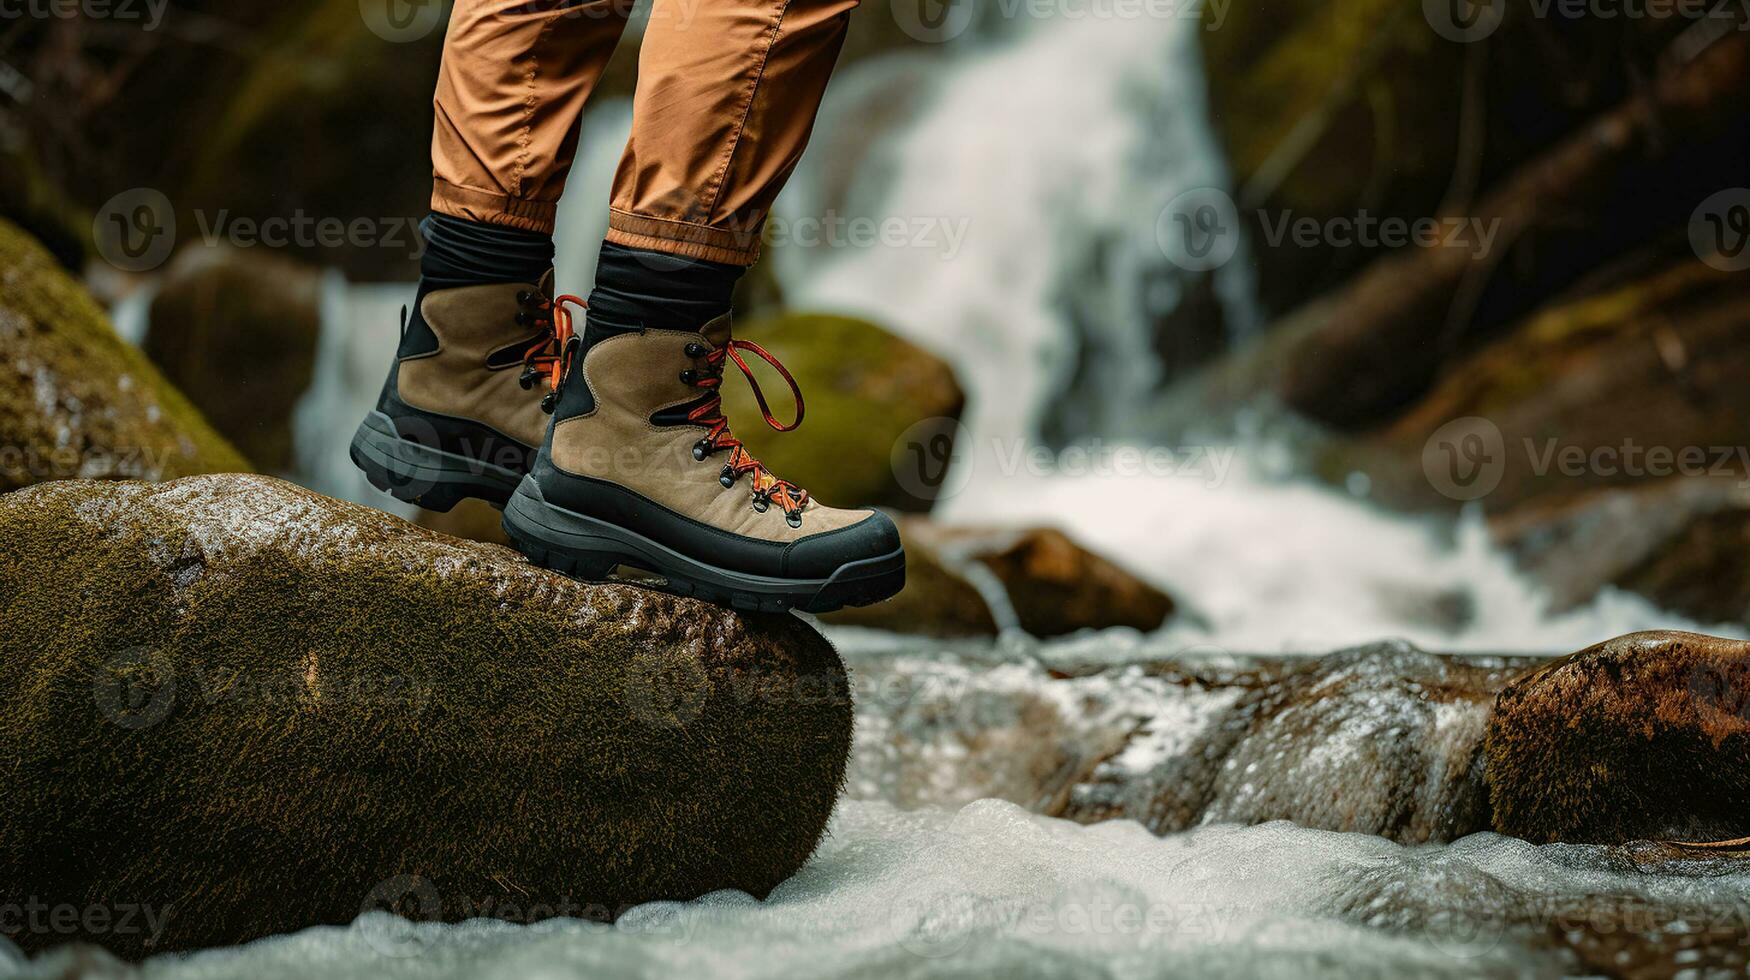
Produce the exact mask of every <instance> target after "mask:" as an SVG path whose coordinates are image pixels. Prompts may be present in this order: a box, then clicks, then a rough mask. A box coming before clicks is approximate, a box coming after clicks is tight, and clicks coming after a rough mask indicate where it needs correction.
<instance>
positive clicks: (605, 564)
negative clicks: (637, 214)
mask: <svg viewBox="0 0 1750 980" xmlns="http://www.w3.org/2000/svg"><path fill="white" fill-rule="evenodd" d="M587 339H588V340H589V341H590V343H587V344H586V343H585V342H584V341H585V338H570V339H569V342H568V343H566V345H565V347H564V355H565V356H564V357H563V361H564V364H563V365H562V376H563V384H562V386H561V387H560V388H559V390H558V392H557V394H558V399H557V405H556V412H555V415H554V423H553V427H552V428H551V429H550V430H549V431H548V433H547V436H546V440H545V442H544V443H543V445H542V446H541V451H540V453H539V454H538V456H537V458H536V460H535V465H534V469H533V471H532V472H531V473H530V475H529V477H528V478H527V479H524V480H523V481H522V482H521V484H519V485H518V486H517V488H516V493H515V494H514V495H513V496H512V498H511V500H510V503H509V504H508V505H507V506H506V508H505V515H504V528H505V531H506V533H508V534H509V535H510V538H511V541H512V542H513V543H515V544H516V546H517V547H518V548H519V549H521V550H522V551H523V552H524V553H525V554H527V555H528V556H529V558H530V559H531V560H532V561H534V562H536V563H537V564H542V565H546V566H547V567H549V568H555V569H558V570H560V571H563V572H568V573H572V574H577V575H581V576H583V577H586V578H602V577H605V576H606V575H608V574H609V573H610V572H611V571H612V570H613V569H614V568H615V567H616V566H619V565H628V566H632V567H635V568H641V569H644V570H646V571H650V572H654V573H656V574H658V575H662V576H664V577H665V578H667V580H668V582H669V585H670V586H671V587H672V588H673V589H675V590H676V591H678V592H681V593H683V594H687V595H697V596H699V597H701V598H706V599H710V600H713V601H719V602H727V603H728V604H730V605H733V606H736V607H738V608H746V609H765V610H782V609H789V608H797V609H802V610H804V611H806V612H826V611H829V610H833V609H838V608H840V607H842V606H845V605H867V604H869V603H871V602H875V601H878V600H881V599H885V598H888V597H889V596H891V595H893V594H894V593H895V592H898V591H899V589H900V587H901V586H903V585H904V584H905V554H904V552H903V550H902V549H901V548H900V544H899V532H898V531H897V530H896V529H895V528H894V525H893V522H892V521H890V520H889V519H888V518H887V517H886V516H885V515H883V514H880V513H878V512H876V511H872V510H835V509H833V508H831V507H825V506H822V505H821V504H820V503H818V502H816V501H815V500H814V499H813V498H811V497H810V496H809V495H808V492H807V491H805V490H803V489H801V488H799V487H797V486H795V485H793V484H791V483H789V482H787V481H785V480H781V479H778V478H777V477H776V476H774V475H773V474H772V473H771V472H770V471H768V470H767V469H766V468H765V467H764V466H762V465H761V464H760V462H759V461H758V460H756V459H754V458H753V457H752V456H751V455H749V454H748V452H747V450H746V448H744V447H743V446H742V444H741V441H740V440H738V439H736V438H735V437H734V436H733V435H731V434H730V432H729V422H728V420H727V419H725V418H724V417H723V412H722V398H721V396H720V394H719V391H718V389H719V387H720V386H721V384H722V382H723V371H724V368H725V367H726V366H727V365H728V364H730V363H733V364H734V365H735V366H736V367H737V368H739V369H740V370H741V371H742V372H743V373H744V374H746V375H747V378H748V381H749V383H750V384H753V385H754V393H755V395H756V396H757V397H758V399H759V403H760V407H761V410H762V411H763V412H764V413H765V415H766V421H767V422H768V423H769V424H770V425H772V427H773V428H776V429H778V430H779V431H787V430H789V429H792V428H795V427H796V425H799V424H800V423H801V421H802V398H801V392H800V391H799V390H797V388H796V382H795V380H794V379H792V378H791V377H790V375H789V372H787V371H785V370H784V368H783V365H781V364H779V363H778V362H777V360H776V359H775V358H773V357H772V356H771V355H770V354H768V353H766V352H765V351H764V350H761V349H760V348H759V346H758V345H756V344H752V343H749V342H747V341H740V340H733V339H732V338H731V337H730V328H729V317H728V316H723V317H719V318H718V319H716V320H714V321H712V322H711V323H709V324H707V325H706V326H705V327H703V328H702V329H700V330H699V331H697V332H692V331H685V330H640V331H635V332H630V333H613V334H605V335H603V336H600V337H596V336H594V335H592V336H590V337H588V338H587ZM744 351H745V352H750V353H753V354H755V355H756V356H759V357H761V358H763V359H765V360H766V361H767V362H768V363H770V364H771V365H772V366H773V367H775V368H777V369H778V371H779V372H780V373H782V374H783V375H784V378H785V380H787V381H789V382H790V386H791V390H792V392H793V393H794V394H795V395H796V421H795V422H794V423H791V424H790V425H788V426H786V425H781V424H779V423H778V421H777V420H776V419H775V418H773V417H772V415H771V412H770V411H769V409H767V408H766V402H765V396H764V395H763V393H761V392H760V390H759V386H758V384H757V383H754V380H753V374H752V372H751V371H750V370H749V369H748V367H747V364H746V362H745V361H744V360H743V358H742V352H744Z"/></svg>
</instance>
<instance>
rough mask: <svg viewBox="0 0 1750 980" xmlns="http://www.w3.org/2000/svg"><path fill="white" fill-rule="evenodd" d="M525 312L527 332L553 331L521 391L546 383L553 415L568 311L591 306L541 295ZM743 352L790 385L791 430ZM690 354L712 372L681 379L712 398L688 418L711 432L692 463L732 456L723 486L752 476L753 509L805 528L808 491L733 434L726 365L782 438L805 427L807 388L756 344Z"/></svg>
mask: <svg viewBox="0 0 1750 980" xmlns="http://www.w3.org/2000/svg"><path fill="white" fill-rule="evenodd" d="M517 301H518V302H519V303H521V304H522V305H523V306H524V308H525V310H528V311H529V312H526V313H524V314H519V315H518V317H517V322H518V323H521V324H523V325H525V326H539V327H545V328H549V329H548V333H547V335H546V336H544V337H542V338H541V339H539V340H537V341H535V343H533V344H532V345H530V347H529V349H528V351H527V353H525V354H524V355H523V375H522V378H521V379H520V380H521V381H522V386H523V387H524V388H525V389H527V388H533V387H534V384H535V382H536V381H537V380H538V379H540V378H541V377H542V376H543V375H545V376H546V378H547V388H548V392H547V397H546V398H545V399H543V400H542V402H541V407H542V409H544V410H545V411H547V412H548V413H549V414H551V413H552V411H553V409H554V406H555V404H556V402H557V399H558V395H559V386H560V383H561V382H562V381H563V380H564V377H565V369H566V367H567V366H568V363H569V360H570V356H571V341H572V339H573V338H574V337H576V336H577V334H576V330H575V329H574V328H573V327H572V320H571V311H570V310H568V309H566V306H568V305H569V306H575V307H577V308H578V309H579V310H587V309H588V308H589V304H588V303H586V302H585V301H584V300H582V299H580V298H578V297H576V296H560V297H558V298H557V299H554V300H551V301H549V300H548V299H547V298H546V297H545V296H542V295H541V294H540V293H534V292H529V293H524V294H522V295H519V296H518V297H517ZM739 351H749V352H751V353H753V354H754V355H756V356H758V357H759V358H760V359H762V360H764V361H765V362H766V363H767V364H770V365H771V366H772V367H773V368H774V369H775V370H777V372H778V373H779V374H780V375H782V376H783V378H784V381H785V382H786V383H787V384H789V385H790V394H791V396H792V397H793V398H794V399H795V400H796V418H795V420H794V421H792V422H791V423H790V424H789V425H784V424H783V423H781V422H779V421H778V419H777V416H775V415H773V414H772V408H771V406H770V405H769V404H767V402H766V393H765V392H764V391H762V390H761V389H760V383H759V380H758V379H756V378H755V377H754V373H753V369H752V368H749V367H748V366H747V362H746V361H744V360H742V359H741V354H740V353H738V352H739ZM687 353H688V355H689V356H693V357H703V358H704V359H705V363H706V364H708V365H710V366H711V368H712V370H711V371H710V372H708V373H704V374H700V373H698V372H695V371H692V370H688V371H686V372H684V374H683V375H682V376H683V377H685V378H690V379H691V380H689V381H688V383H689V384H692V385H693V386H694V387H698V388H704V389H706V390H707V391H709V392H710V395H709V397H707V398H706V399H705V400H704V401H702V402H700V403H699V404H698V406H697V407H695V408H693V410H692V411H690V412H688V413H687V421H689V422H697V423H702V424H704V425H707V426H709V429H708V431H707V432H706V433H705V437H704V438H703V439H700V440H699V441H698V443H697V444H696V445H694V446H693V458H694V459H698V460H704V459H705V458H706V457H708V456H710V455H711V454H712V453H715V452H718V451H720V450H724V449H727V450H729V461H728V462H727V463H725V464H724V466H723V472H722V473H721V474H719V475H718V478H717V479H718V482H720V483H722V484H723V486H724V487H731V486H734V485H735V481H736V480H738V479H740V478H741V476H742V475H743V474H747V473H752V474H753V501H754V502H753V505H754V509H755V510H758V511H760V512H762V513H763V512H765V510H766V508H767V507H769V506H770V505H772V504H774V503H775V504H777V505H778V506H779V507H780V508H782V509H783V511H784V518H785V520H787V521H788V522H789V524H790V526H791V527H800V526H802V510H803V508H805V507H807V506H808V491H806V490H804V489H802V488H801V487H799V486H797V485H796V484H794V483H791V482H790V481H788V480H780V479H778V477H776V476H775V475H773V474H772V471H771V470H768V469H766V467H765V465H764V464H763V463H761V462H760V461H759V460H758V459H755V458H754V456H753V454H752V453H749V452H748V451H747V447H746V446H745V445H744V444H743V443H742V441H741V440H740V439H737V438H735V436H734V435H732V434H730V431H729V419H728V418H727V417H725V416H724V414H723V395H722V393H721V390H720V389H721V388H722V386H723V362H724V361H725V360H730V361H734V362H735V366H736V367H738V368H740V369H741V373H742V375H743V376H744V377H746V378H747V383H748V386H749V387H750V388H752V389H753V397H754V400H755V401H757V402H759V406H760V414H761V415H764V416H765V419H766V424H767V425H769V426H771V427H772V428H773V429H776V430H777V431H779V432H789V431H791V430H793V429H795V428H796V427H797V426H799V425H801V424H802V413H803V405H802V388H801V386H800V385H798V384H797V383H796V378H795V377H794V376H792V375H791V374H790V371H789V369H787V368H785V367H784V365H783V364H782V363H781V362H779V360H778V359H777V358H776V357H773V356H772V355H771V354H770V353H769V352H767V351H766V349H765V348H763V347H761V346H760V345H758V344H756V343H754V342H753V341H751V340H736V339H733V338H731V339H730V341H729V343H727V344H725V345H723V346H722V347H710V346H709V345H706V344H702V343H696V342H695V343H692V344H688V345H687Z"/></svg>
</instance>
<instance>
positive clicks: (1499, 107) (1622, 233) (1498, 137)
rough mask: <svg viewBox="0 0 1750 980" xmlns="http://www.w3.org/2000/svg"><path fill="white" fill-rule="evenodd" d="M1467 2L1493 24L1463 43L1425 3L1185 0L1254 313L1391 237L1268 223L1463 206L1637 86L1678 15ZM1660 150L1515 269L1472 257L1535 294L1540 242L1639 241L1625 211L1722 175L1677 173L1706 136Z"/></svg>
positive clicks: (1559, 259) (1689, 198)
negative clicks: (1673, 161)
mask: <svg viewBox="0 0 1750 980" xmlns="http://www.w3.org/2000/svg"><path fill="white" fill-rule="evenodd" d="M1479 6H1480V7H1481V8H1483V9H1482V10H1481V11H1480V12H1479V13H1480V16H1479V17H1478V20H1479V21H1481V22H1483V23H1484V25H1485V27H1486V25H1487V24H1491V23H1492V24H1493V25H1494V26H1493V27H1492V28H1490V29H1487V36H1486V38H1478V39H1477V40H1475V41H1474V42H1466V41H1463V40H1459V39H1457V38H1456V37H1455V34H1457V33H1458V32H1455V31H1453V30H1452V27H1453V25H1452V24H1450V23H1443V22H1441V20H1442V14H1443V13H1444V12H1445V11H1446V10H1447V9H1448V8H1446V7H1444V6H1441V5H1436V4H1423V3H1414V2H1409V3H1406V2H1399V0H1334V2H1330V0H1327V2H1320V0H1235V2H1233V3H1231V4H1205V5H1203V16H1204V26H1205V28H1206V30H1204V31H1203V32H1202V33H1201V34H1200V37H1201V39H1202V40H1203V55H1204V61H1205V65H1206V74H1207V77H1208V79H1209V86H1208V90H1209V101H1210V121H1211V124H1212V127H1213V128H1214V130H1215V133H1216V136H1217V138H1218V140H1219V142H1220V143H1221V145H1222V147H1223V149H1224V150H1225V151H1226V156H1227V159H1228V161H1229V164H1230V166H1231V168H1232V171H1233V175H1234V183H1235V184H1236V188H1237V191H1238V194H1237V197H1238V203H1239V206H1240V208H1241V214H1242V216H1243V222H1244V224H1245V225H1246V229H1245V230H1246V234H1247V241H1248V245H1249V247H1250V249H1251V251H1252V255H1253V257H1254V258H1255V259H1256V260H1257V261H1258V264H1259V266H1260V276H1259V290H1260V293H1261V294H1262V298H1263V300H1264V304H1265V306H1266V307H1267V308H1268V310H1269V311H1270V312H1272V313H1285V312H1287V311H1289V310H1293V309H1295V308H1297V307H1299V306H1300V305H1301V304H1303V303H1305V302H1307V301H1309V300H1311V299H1313V298H1314V297H1316V296H1318V295H1319V294H1321V293H1323V292H1325V291H1326V290H1328V289H1331V288H1332V287H1335V286H1337V285H1338V284H1339V283H1341V282H1343V281H1344V280H1345V279H1348V278H1349V277H1350V276H1351V275H1352V274H1354V273H1355V272H1357V271H1358V270H1360V269H1361V268H1363V267H1364V266H1365V265H1366V264H1367V263H1369V262H1370V261H1372V260H1373V259H1374V258H1377V257H1378V256H1380V255H1382V254H1384V253H1386V252H1387V251H1389V250H1390V249H1391V248H1392V244H1391V243H1388V242H1384V241H1380V240H1376V239H1375V236H1361V235H1349V236H1347V237H1346V238H1344V237H1339V236H1329V235H1322V234H1321V235H1318V236H1316V238H1317V240H1316V241H1297V240H1296V238H1295V236H1294V235H1292V234H1289V235H1277V234H1276V233H1275V232H1274V231H1273V230H1272V229H1273V228H1275V227H1277V224H1276V223H1279V222H1283V221H1288V220H1299V219H1312V220H1314V221H1316V222H1319V223H1321V224H1322V223H1323V222H1326V221H1329V220H1331V219H1358V218H1366V219H1372V220H1376V221H1378V220H1387V219H1401V220H1416V219H1423V218H1428V217H1432V216H1435V215H1441V214H1466V215H1474V214H1476V213H1477V212H1476V211H1474V210H1469V209H1472V208H1474V207H1475V204H1476V202H1477V201H1478V199H1479V198H1480V197H1482V196H1483V195H1484V194H1486V193H1487V192H1488V191H1489V190H1490V189H1491V188H1493V187H1496V186H1499V185H1500V184H1501V183H1502V182H1503V181H1504V180H1505V179H1506V178H1507V177H1508V176H1509V175H1510V174H1512V173H1513V172H1514V171H1515V169H1516V168H1518V167H1520V166H1522V165H1523V164H1525V163H1526V162H1527V161H1530V160H1532V159H1534V158H1535V157H1536V156H1537V155H1538V154H1540V153H1542V152H1544V151H1545V150H1547V149H1548V148H1549V147H1551V146H1553V145H1555V144H1557V143H1558V142H1559V141H1561V140H1562V139H1564V138H1566V137H1568V136H1569V135H1571V134H1574V133H1576V132H1579V131H1582V130H1583V129H1584V127H1585V126H1587V125H1588V124H1589V123H1590V122H1591V121H1592V120H1593V118H1594V117H1595V116H1596V115H1598V114H1599V113H1602V112H1604V111H1606V110H1609V109H1611V108H1613V107H1615V106H1618V105H1620V104H1621V103H1622V102H1623V101H1624V100H1626V99H1629V98H1631V97H1633V96H1636V95H1637V94H1639V93H1641V92H1643V91H1644V90H1645V89H1646V88H1647V87H1649V86H1648V82H1647V79H1648V78H1650V77H1653V76H1655V75H1657V74H1658V70H1659V68H1660V67H1661V60H1660V55H1661V49H1662V48H1663V47H1664V45H1665V44H1667V43H1669V42H1670V41H1671V40H1672V39H1674V38H1676V37H1678V36H1679V35H1681V34H1682V32H1683V30H1684V29H1685V28H1686V27H1689V26H1691V25H1692V24H1693V23H1694V16H1693V14H1692V13H1690V12H1688V11H1678V10H1676V9H1675V8H1670V9H1666V10H1662V11H1660V12H1658V13H1649V15H1648V16H1646V17H1640V18H1625V17H1611V16H1608V12H1606V13H1605V14H1599V13H1598V12H1597V11H1596V10H1588V11H1581V12H1579V13H1575V12H1573V11H1567V12H1562V13H1560V14H1558V15H1556V16H1542V15H1541V14H1540V13H1539V12H1538V10H1537V8H1536V6H1535V5H1534V4H1528V3H1523V2H1520V0H1499V2H1496V3H1493V4H1480V5H1479ZM1451 10H1452V11H1453V13H1452V14H1451V15H1449V16H1454V15H1456V13H1457V10H1458V8H1451ZM1491 17H1492V18H1493V19H1492V20H1491ZM1687 56H1688V53H1687V52H1685V53H1684V54H1676V55H1674V56H1670V57H1667V58H1666V59H1665V60H1666V61H1679V60H1682V59H1684V58H1686V57H1687ZM1731 97H1732V98H1737V96H1736V95H1732V96H1731ZM1737 145H1739V146H1741V145H1742V144H1741V143H1739V144H1737ZM1661 152H1662V153H1665V154H1667V155H1670V156H1675V157H1678V158H1679V159H1681V161H1682V163H1681V165H1680V166H1676V167H1672V168H1670V169H1662V170H1657V171H1656V172H1657V173H1658V174H1660V175H1662V176H1664V177H1666V178H1668V179H1666V180H1662V181H1651V180H1635V181H1631V182H1627V183H1626V184H1625V186H1624V188H1623V190H1624V191H1625V192H1626V193H1625V194H1624V196H1623V197H1622V198H1620V199H1618V200H1617V201H1615V202H1612V203H1613V205H1614V206H1613V208H1612V212H1611V213H1610V214H1608V215H1607V216H1602V215H1601V216H1600V217H1599V218H1598V220H1592V221H1584V222H1576V221H1574V218H1573V215H1572V214H1567V215H1566V216H1565V217H1566V224H1567V226H1568V227H1567V228H1565V229H1561V230H1558V231H1556V232H1555V233H1554V234H1553V235H1551V236H1550V238H1555V237H1557V236H1560V238H1559V241H1554V240H1547V239H1545V234H1544V232H1545V230H1544V229H1539V230H1538V232H1539V233H1538V234H1537V235H1534V236H1532V237H1534V238H1535V239H1537V246H1538V247H1537V248H1536V249H1535V250H1532V249H1525V250H1524V254H1522V255H1519V256H1516V260H1517V261H1515V262H1514V263H1513V265H1514V266H1515V268H1513V269H1495V268H1492V267H1491V268H1490V269H1488V270H1487V271H1488V272H1490V274H1491V275H1492V276H1493V277H1494V279H1496V280H1497V281H1499V283H1500V285H1501V288H1502V290H1503V291H1504V292H1518V293H1536V294H1539V295H1541V294H1544V293H1546V292H1547V291H1548V290H1550V289H1552V288H1555V287H1559V286H1560V285H1561V284H1562V283H1563V282H1565V279H1562V278H1561V277H1562V276H1565V275H1568V274H1571V273H1572V272H1573V271H1574V269H1573V268H1572V267H1570V268H1568V269H1563V270H1562V271H1561V272H1560V273H1558V275H1557V280H1558V281H1555V282H1551V281H1549V280H1548V278H1547V277H1546V276H1544V275H1542V274H1541V273H1543V272H1544V270H1546V269H1559V268H1560V267H1561V266H1563V265H1564V262H1563V256H1562V255H1561V254H1557V255H1554V256H1551V255H1547V254H1543V253H1547V252H1549V251H1557V252H1562V251H1567V252H1574V253H1578V252H1579V251H1581V250H1587V249H1588V248H1589V247H1591V246H1595V245H1596V244H1603V243H1606V242H1608V243H1610V244H1611V246H1612V247H1613V248H1618V249H1627V248H1631V247H1639V246H1642V245H1644V244H1645V242H1646V240H1647V239H1648V238H1650V237H1652V236H1651V235H1649V234H1647V233H1646V231H1645V228H1644V227H1643V226H1636V225H1635V224H1634V221H1635V219H1634V218H1633V217H1631V216H1632V215H1638V213H1639V212H1640V211H1641V210H1643V209H1644V208H1646V207H1647V206H1648V205H1649V204H1651V203H1652V202H1654V201H1661V202H1666V203H1670V204H1671V205H1673V206H1674V207H1677V206H1679V205H1680V209H1681V217H1687V216H1688V214H1689V212H1690V210H1691V209H1693V208H1694V206H1695V202H1696V201H1697V200H1699V199H1700V198H1701V197H1705V196H1706V192H1703V193H1701V194H1699V195H1696V194H1694V193H1693V192H1694V191H1695V190H1697V189H1700V188H1703V187H1706V188H1709V189H1710V190H1712V189H1716V188H1718V187H1721V186H1730V182H1729V180H1728V181H1726V182H1724V183H1722V182H1720V181H1719V180H1717V179H1715V178H1714V177H1712V176H1710V177H1707V178H1702V179H1698V180H1695V181H1693V182H1692V181H1691V180H1690V179H1689V174H1690V173H1693V172H1694V171H1697V170H1701V169H1705V168H1707V167H1708V166H1709V165H1710V161H1709V159H1708V158H1709V157H1710V156H1711V155H1712V154H1713V152H1715V151H1714V150H1709V149H1707V148H1692V147H1672V146H1670V145H1669V144H1661ZM1740 152H1741V151H1740ZM1728 159H1730V157H1728ZM1646 176H1651V174H1650V173H1649V174H1647V175H1646ZM1629 195H1633V196H1632V197H1631V196H1629ZM1679 220H1681V218H1679ZM1376 227H1377V226H1376ZM1519 244H1521V245H1523V244H1526V243H1519ZM1506 247H1511V246H1510V245H1508V244H1503V248H1506ZM1606 254H1607V255H1608V254H1616V252H1613V251H1607V252H1606ZM1492 258H1493V257H1492V256H1491V259H1492ZM1589 258H1590V255H1589ZM1501 264H1502V265H1506V263H1501ZM1578 268H1580V269H1584V268H1586V266H1585V265H1581V266H1579V267H1578ZM1482 271H1483V270H1479V273H1478V274H1479V275H1480V274H1481V272H1482ZM1528 271H1531V272H1532V273H1533V274H1529V275H1528V274H1526V273H1527V272H1528ZM1506 299H1507V300H1508V302H1509V303H1510V301H1511V298H1510V297H1506ZM1429 329H1431V328H1429ZM1428 335H1429V334H1428V333H1427V332H1426V330H1425V331H1424V333H1423V334H1422V335H1421V336H1424V337H1425V336H1428ZM1448 340H1450V338H1448Z"/></svg>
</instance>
